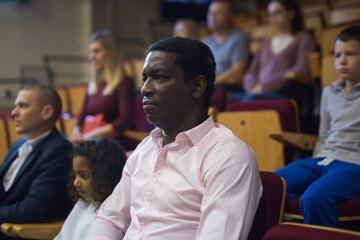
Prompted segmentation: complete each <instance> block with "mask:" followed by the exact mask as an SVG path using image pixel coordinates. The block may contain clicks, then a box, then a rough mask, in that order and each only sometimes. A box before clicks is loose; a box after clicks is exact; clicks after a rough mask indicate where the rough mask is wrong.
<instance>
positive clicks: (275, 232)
mask: <svg viewBox="0 0 360 240" xmlns="http://www.w3.org/2000/svg"><path fill="white" fill-rule="evenodd" d="M290 239H291V240H304V239H306V240H321V239H326V240H339V239H341V240H343V239H346V240H359V239H360V232H355V231H348V230H343V229H338V228H329V227H321V226H314V225H309V224H300V223H288V222H286V223H281V224H277V225H275V226H273V227H272V228H270V229H269V231H267V233H266V235H265V237H264V240H290Z"/></svg>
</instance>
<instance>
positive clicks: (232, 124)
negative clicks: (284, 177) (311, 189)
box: [217, 110, 284, 171]
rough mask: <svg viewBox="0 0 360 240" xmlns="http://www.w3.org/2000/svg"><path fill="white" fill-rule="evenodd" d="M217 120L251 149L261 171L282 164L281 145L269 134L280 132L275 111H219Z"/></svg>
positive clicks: (282, 152) (273, 168) (281, 165)
mask: <svg viewBox="0 0 360 240" xmlns="http://www.w3.org/2000/svg"><path fill="white" fill-rule="evenodd" d="M217 121H218V123H220V124H223V125H224V126H226V127H228V128H229V129H230V130H232V131H233V133H234V134H235V135H236V136H237V137H239V138H240V139H241V140H243V141H244V142H246V143H247V144H248V145H249V146H250V147H251V148H252V149H253V151H254V153H255V156H256V158H257V161H258V164H259V169H260V170H261V171H274V170H276V169H279V168H281V167H283V166H284V151H283V150H284V149H283V145H282V144H281V143H279V142H277V141H276V140H274V139H271V137H270V136H269V134H270V133H272V132H281V126H280V118H279V114H278V113H277V112H276V111H274V110H266V111H247V112H221V113H218V115H217Z"/></svg>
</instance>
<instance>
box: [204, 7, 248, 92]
mask: <svg viewBox="0 0 360 240" xmlns="http://www.w3.org/2000/svg"><path fill="white" fill-rule="evenodd" d="M234 9H235V8H234V6H233V4H232V3H231V2H230V1H227V0H215V1H212V2H211V4H210V5H209V8H208V14H207V25H208V28H209V29H211V30H212V31H213V33H212V34H211V36H210V37H209V38H207V39H205V41H204V43H205V44H206V45H208V46H209V48H210V49H211V51H212V52H213V54H214V57H215V62H216V80H215V86H216V87H219V86H221V87H225V88H227V89H229V90H239V89H241V87H242V77H243V74H244V71H245V69H246V66H247V63H248V61H249V57H250V51H249V41H248V38H247V36H246V35H245V34H244V33H242V32H240V31H238V30H235V29H234V26H233V25H234V24H233V22H234Z"/></svg>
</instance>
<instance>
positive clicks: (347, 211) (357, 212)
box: [285, 197, 360, 217]
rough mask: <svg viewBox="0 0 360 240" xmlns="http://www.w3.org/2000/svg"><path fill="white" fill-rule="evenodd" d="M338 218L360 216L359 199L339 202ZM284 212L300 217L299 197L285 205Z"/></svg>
mask: <svg viewBox="0 0 360 240" xmlns="http://www.w3.org/2000/svg"><path fill="white" fill-rule="evenodd" d="M337 211H338V217H355V216H360V198H351V199H347V200H344V201H342V202H340V203H339V204H338V206H337ZM285 212H286V213H292V214H297V215H301V210H300V197H294V198H293V199H291V200H290V201H288V202H287V203H286V205H285Z"/></svg>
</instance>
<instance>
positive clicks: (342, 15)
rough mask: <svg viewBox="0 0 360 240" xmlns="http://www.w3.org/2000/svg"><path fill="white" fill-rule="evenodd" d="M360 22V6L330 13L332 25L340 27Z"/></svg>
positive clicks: (334, 10) (355, 5) (351, 6)
mask: <svg viewBox="0 0 360 240" xmlns="http://www.w3.org/2000/svg"><path fill="white" fill-rule="evenodd" d="M359 20H360V4H352V5H349V6H346V7H342V8H337V9H333V10H332V11H331V12H330V25H332V26H335V25H340V24H348V23H353V22H357V21H359Z"/></svg>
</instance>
